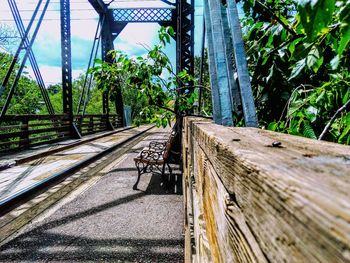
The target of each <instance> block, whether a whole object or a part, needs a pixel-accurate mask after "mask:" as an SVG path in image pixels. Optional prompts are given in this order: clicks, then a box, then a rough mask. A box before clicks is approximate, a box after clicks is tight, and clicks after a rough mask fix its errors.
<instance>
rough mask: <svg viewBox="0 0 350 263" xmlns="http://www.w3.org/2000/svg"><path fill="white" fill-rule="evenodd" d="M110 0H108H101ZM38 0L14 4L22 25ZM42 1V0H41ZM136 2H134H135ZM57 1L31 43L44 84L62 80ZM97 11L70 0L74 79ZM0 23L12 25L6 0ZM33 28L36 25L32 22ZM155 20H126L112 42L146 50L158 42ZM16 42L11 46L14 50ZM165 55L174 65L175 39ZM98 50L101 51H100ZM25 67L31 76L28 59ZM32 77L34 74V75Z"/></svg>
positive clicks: (125, 2)
mask: <svg viewBox="0 0 350 263" xmlns="http://www.w3.org/2000/svg"><path fill="white" fill-rule="evenodd" d="M104 1H105V2H109V1H108V0H104ZM37 2H38V0H17V1H16V3H17V6H18V9H19V12H20V14H21V16H22V20H23V23H24V25H25V27H26V26H27V24H28V21H29V19H30V17H31V16H32V14H33V10H34V9H35V7H36V5H37ZM44 2H45V1H44ZM201 2H202V1H201V0H199V1H196V8H195V10H196V11H195V25H196V28H195V53H196V54H199V53H200V42H201V34H202V25H203V24H202V21H203V17H202V14H203V13H202V12H203V7H202V4H201ZM135 3H137V4H135ZM151 6H153V7H161V6H167V5H166V4H164V3H162V2H161V1H146V0H142V1H129V0H117V1H115V2H114V3H113V4H111V7H119V8H123V7H124V8H126V7H151ZM59 10H60V5H59V0H51V1H50V4H49V7H48V11H47V13H46V15H45V17H44V20H43V22H42V25H41V27H40V30H39V32H38V35H37V37H36V39H35V42H34V45H33V51H34V55H35V57H36V59H37V62H38V65H39V68H40V71H41V74H42V76H43V79H44V82H45V84H46V86H48V85H51V84H55V83H60V82H61V46H60V45H61V44H60V20H59V18H60V13H59ZM97 21H98V15H97V13H96V12H95V11H94V9H93V8H92V6H91V5H90V3H89V2H88V0H71V41H72V42H71V45H72V74H73V79H74V78H76V77H78V76H79V75H80V74H82V73H84V72H85V71H86V68H87V66H88V60H89V55H90V52H91V48H92V45H93V38H94V35H95V31H96V26H97ZM0 23H6V24H9V25H12V26H13V27H14V28H15V24H14V22H13V17H12V14H11V11H10V8H9V6H8V2H7V1H6V0H0ZM32 28H35V24H34V26H33V27H32ZM158 30H159V25H158V24H157V23H129V24H128V25H127V26H126V28H124V30H123V31H122V32H121V34H120V35H119V36H118V38H117V39H116V41H115V42H114V46H115V48H116V49H119V50H122V51H124V52H126V53H127V54H129V55H131V56H139V55H142V54H144V53H145V49H144V47H143V46H142V45H148V46H152V45H154V44H155V43H156V42H157V31H158ZM18 44H19V42H18V43H17V45H16V46H14V47H13V48H12V52H14V51H15V50H16V49H17V47H18ZM166 53H167V55H168V56H169V57H170V59H171V61H172V63H174V65H175V42H174V41H172V43H171V44H170V45H169V46H168V47H167V49H166ZM99 54H100V53H99ZM26 71H27V72H28V73H29V75H30V76H34V74H33V72H32V69H31V66H30V64H29V62H27V68H26ZM33 78H34V77H33Z"/></svg>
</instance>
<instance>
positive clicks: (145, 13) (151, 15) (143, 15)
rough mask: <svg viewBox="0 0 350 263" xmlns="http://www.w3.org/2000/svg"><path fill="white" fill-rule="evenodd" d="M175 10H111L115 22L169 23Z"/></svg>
mask: <svg viewBox="0 0 350 263" xmlns="http://www.w3.org/2000/svg"><path fill="white" fill-rule="evenodd" d="M175 12H176V9H175V8H118V9H113V18H114V21H115V22H128V23H132V22H143V23H144V22H151V23H153V22H171V21H173V20H174V18H175V15H176V13H175Z"/></svg>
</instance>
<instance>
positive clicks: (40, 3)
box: [0, 0, 50, 122]
mask: <svg viewBox="0 0 350 263" xmlns="http://www.w3.org/2000/svg"><path fill="white" fill-rule="evenodd" d="M42 3H43V1H42V0H40V1H39V2H38V5H37V7H36V9H35V11H34V13H33V16H32V18H31V20H30V22H29V25H28V27H27V30H26V32H25V34H24V37H23V38H22V40H21V43H20V45H19V47H18V49H17V51H16V54H15V56H14V59H13V60H12V63H11V65H10V68H9V70H8V72H7V74H6V76H5V79H4V82H3V83H2V88H5V86H6V84H7V82H8V81H9V79H10V75H11V73H12V71H13V69H14V66H15V64H16V62H17V60H18V56H19V54H20V51H21V50H22V49H23V48H24V47H25V41H26V40H27V37H28V34H29V31H30V29H31V26H32V24H33V22H34V19H35V18H36V15H37V13H38V11H39V9H40V8H41V5H42ZM49 3H50V0H47V1H46V3H45V4H44V6H43V8H42V11H41V14H40V16H39V20H38V22H37V24H36V27H35V29H34V32H33V35H32V37H31V39H30V41H29V43H28V46H27V48H26V49H25V50H26V52H25V54H24V57H23V60H22V63H21V64H20V66H19V69H18V70H17V73H16V76H15V79H14V81H13V83H12V86H11V88H10V91H9V93H8V95H7V98H6V101H5V104H4V106H3V107H2V109H1V113H0V122H1V121H2V119H3V117H4V116H5V114H6V112H7V109H8V107H9V105H10V101H11V99H12V96H13V94H14V92H15V88H16V86H17V84H18V81H19V79H20V76H21V74H22V72H23V69H24V66H25V64H26V62H27V59H28V56H29V51H30V50H31V48H32V46H33V43H34V40H35V38H36V35H37V34H38V31H39V28H40V25H41V23H42V21H43V19H44V16H45V13H46V10H47V7H48V5H49Z"/></svg>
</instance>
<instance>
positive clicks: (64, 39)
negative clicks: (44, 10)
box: [60, 0, 81, 138]
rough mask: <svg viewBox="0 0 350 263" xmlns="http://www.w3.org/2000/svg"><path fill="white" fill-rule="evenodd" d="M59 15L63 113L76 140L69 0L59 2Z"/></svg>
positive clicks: (79, 136) (78, 134) (77, 135)
mask: <svg viewBox="0 0 350 263" xmlns="http://www.w3.org/2000/svg"><path fill="white" fill-rule="evenodd" d="M60 14H61V56H62V93H63V98H62V99H63V112H64V113H65V114H67V119H68V121H69V126H70V133H71V136H72V137H76V138H81V135H80V133H79V131H78V129H77V128H76V126H75V124H74V122H73V93H72V59H71V58H72V55H71V32H70V0H61V1H60Z"/></svg>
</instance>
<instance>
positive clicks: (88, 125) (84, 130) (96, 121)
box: [75, 114, 123, 135]
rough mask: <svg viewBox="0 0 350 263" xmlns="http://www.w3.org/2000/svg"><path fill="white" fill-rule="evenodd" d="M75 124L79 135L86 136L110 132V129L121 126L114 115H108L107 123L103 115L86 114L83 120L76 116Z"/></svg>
mask: <svg viewBox="0 0 350 263" xmlns="http://www.w3.org/2000/svg"><path fill="white" fill-rule="evenodd" d="M75 123H76V126H77V128H78V130H79V132H80V134H81V135H88V134H92V133H96V132H101V131H105V130H110V129H112V127H113V128H118V127H122V126H123V125H122V123H121V122H120V119H119V118H118V116H117V115H116V114H110V115H109V123H108V122H107V116H106V115H103V114H86V115H84V117H83V118H82V117H81V116H80V115H77V116H75ZM109 124H110V125H112V127H111V126H109Z"/></svg>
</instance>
